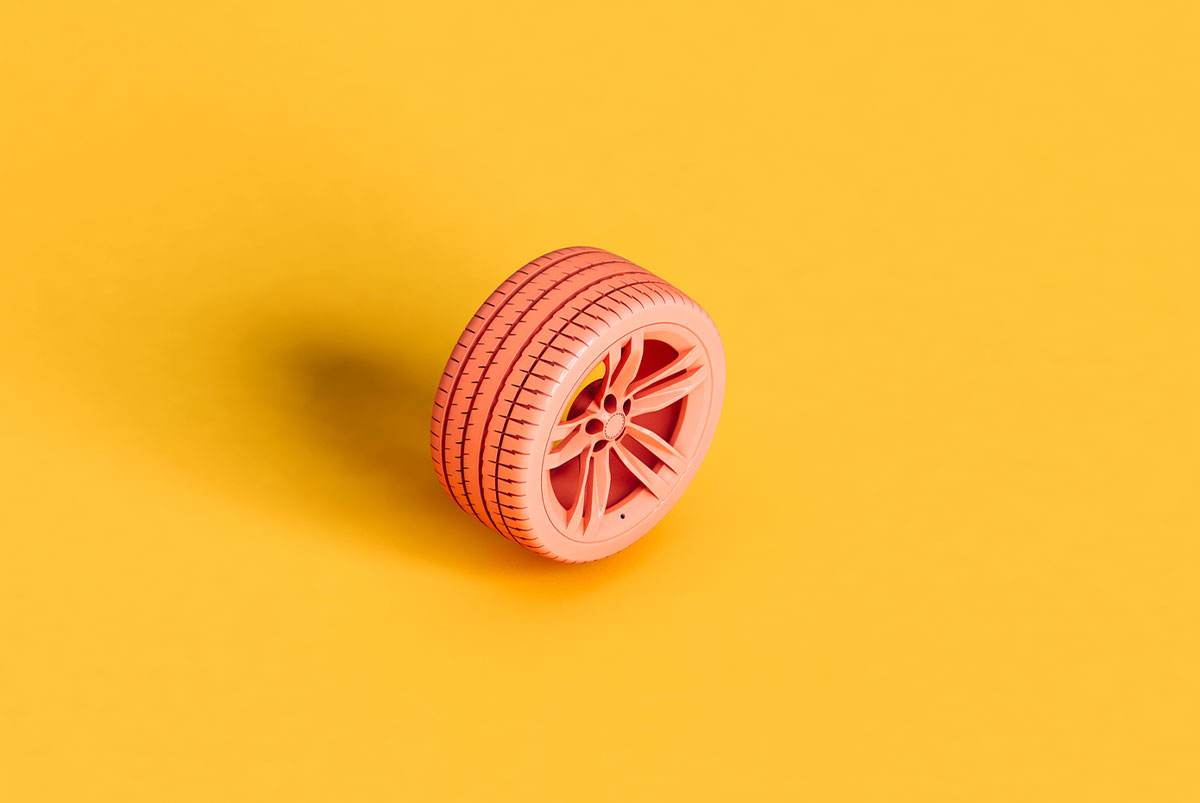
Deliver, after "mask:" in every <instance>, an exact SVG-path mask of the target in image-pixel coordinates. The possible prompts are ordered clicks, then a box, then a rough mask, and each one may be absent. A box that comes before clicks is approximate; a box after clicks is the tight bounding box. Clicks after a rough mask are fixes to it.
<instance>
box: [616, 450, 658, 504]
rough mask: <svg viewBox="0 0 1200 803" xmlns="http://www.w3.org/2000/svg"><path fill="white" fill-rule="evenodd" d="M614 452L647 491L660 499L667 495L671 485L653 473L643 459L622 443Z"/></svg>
mask: <svg viewBox="0 0 1200 803" xmlns="http://www.w3.org/2000/svg"><path fill="white" fill-rule="evenodd" d="M613 451H615V452H616V453H617V457H618V458H620V460H621V462H622V463H624V464H625V467H626V468H628V469H629V470H630V471H631V472H632V473H633V476H634V477H636V478H637V481H638V482H640V483H641V484H642V485H644V486H645V487H646V490H648V491H649V492H650V493H652V494H654V495H655V496H656V497H657V498H659V499H662V498H663V497H665V496H666V495H667V491H669V490H670V485H669V484H668V483H667V481H666V480H664V479H663V478H662V477H660V476H658V475H657V474H655V473H654V472H653V471H651V470H650V467H649V466H647V465H646V464H645V463H643V462H642V460H641V458H639V457H638V456H637V455H635V454H634V453H633V452H631V451H629V449H628V448H626V447H625V446H624V445H622V444H621V442H620V441H617V442H615V443H614V444H613Z"/></svg>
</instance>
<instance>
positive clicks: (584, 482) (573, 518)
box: [567, 452, 596, 535]
mask: <svg viewBox="0 0 1200 803" xmlns="http://www.w3.org/2000/svg"><path fill="white" fill-rule="evenodd" d="M595 462H596V461H595V460H593V459H592V457H591V452H588V454H587V456H585V457H584V458H583V471H582V472H580V476H579V491H578V492H577V493H576V494H575V503H574V504H573V505H571V509H570V510H569V511H567V534H568V535H573V534H574V533H575V531H576V530H578V529H579V525H580V524H581V523H582V522H583V512H584V507H585V506H586V505H587V489H588V483H590V482H591V481H592V464H593V463H595Z"/></svg>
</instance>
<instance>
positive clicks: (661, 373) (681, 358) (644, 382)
mask: <svg viewBox="0 0 1200 803" xmlns="http://www.w3.org/2000/svg"><path fill="white" fill-rule="evenodd" d="M702 356H704V353H703V352H702V351H701V350H700V349H699V348H697V347H695V346H693V347H692V348H690V349H688V350H686V351H683V352H680V353H679V355H678V356H677V357H676V358H675V359H673V360H671V361H670V362H669V363H667V364H666V365H664V366H663V367H662V368H659V369H658V370H657V371H654V372H653V373H651V374H647V375H646V376H644V377H642V378H641V379H639V380H638V381H637V382H636V383H634V385H633V386H632V387H631V388H630V389H629V392H630V395H637V394H638V393H639V392H641V391H642V390H645V389H646V388H648V387H650V386H651V385H653V384H655V383H657V382H659V381H661V380H663V379H665V378H666V377H668V376H671V375H672V374H677V373H679V372H680V371H685V370H687V369H688V368H691V367H692V366H693V365H695V364H696V363H697V362H698V361H699V360H700V358H701V357H702Z"/></svg>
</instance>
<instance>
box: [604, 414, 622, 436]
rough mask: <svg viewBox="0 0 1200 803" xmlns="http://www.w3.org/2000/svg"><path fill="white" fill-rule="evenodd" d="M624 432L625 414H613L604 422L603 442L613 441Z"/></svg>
mask: <svg viewBox="0 0 1200 803" xmlns="http://www.w3.org/2000/svg"><path fill="white" fill-rule="evenodd" d="M623 432H625V414H624V413H613V414H612V415H611V416H609V417H608V420H607V421H605V422H604V438H605V440H610V441H615V440H616V439H617V438H619V437H621V434H622V433H623Z"/></svg>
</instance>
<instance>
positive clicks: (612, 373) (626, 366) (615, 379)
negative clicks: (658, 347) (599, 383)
mask: <svg viewBox="0 0 1200 803" xmlns="http://www.w3.org/2000/svg"><path fill="white" fill-rule="evenodd" d="M627 349H628V351H626V350H627ZM644 349H645V337H644V336H643V334H642V332H641V331H640V330H639V331H637V332H634V333H633V334H632V335H630V336H629V339H628V340H626V341H625V342H624V343H619V344H617V345H616V346H613V347H612V349H611V350H610V351H609V353H608V376H609V377H611V378H610V379H608V387H607V388H606V390H607V392H608V393H616V394H618V395H623V394H625V393H626V392H627V391H628V390H629V385H630V383H632V382H633V378H634V377H635V376H637V372H638V368H640V367H641V366H642V353H643V351H644ZM622 355H624V359H622V358H621V357H622Z"/></svg>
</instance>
